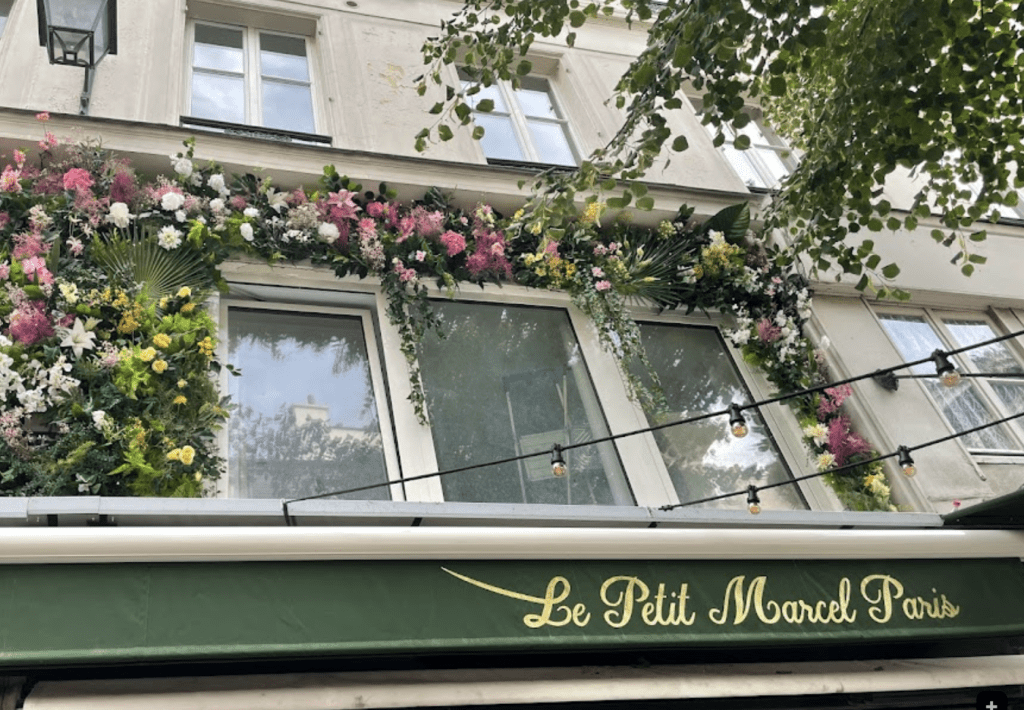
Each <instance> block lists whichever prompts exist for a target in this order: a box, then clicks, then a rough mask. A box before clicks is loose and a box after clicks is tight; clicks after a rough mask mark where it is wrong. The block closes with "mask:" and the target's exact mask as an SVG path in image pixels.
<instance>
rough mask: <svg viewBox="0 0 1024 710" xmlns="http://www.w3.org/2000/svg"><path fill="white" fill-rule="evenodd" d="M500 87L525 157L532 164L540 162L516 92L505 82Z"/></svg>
mask: <svg viewBox="0 0 1024 710" xmlns="http://www.w3.org/2000/svg"><path fill="white" fill-rule="evenodd" d="M498 87H499V90H500V91H501V92H502V94H503V96H504V98H505V104H506V105H507V106H508V110H509V116H510V117H511V119H512V130H513V131H515V132H516V137H517V138H518V139H519V145H521V146H522V148H523V153H524V157H525V158H526V160H527V161H529V162H531V163H538V162H540V157H539V156H538V155H537V151H536V150H535V149H534V147H533V141H532V140H531V139H530V129H529V127H528V126H527V125H526V117H525V116H524V115H523V109H522V107H521V106H520V105H519V99H518V98H517V97H516V95H515V91H514V90H513V89H512V86H511V84H509V83H507V82H504V81H502V82H498Z"/></svg>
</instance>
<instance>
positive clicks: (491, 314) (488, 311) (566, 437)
mask: <svg viewBox="0 0 1024 710" xmlns="http://www.w3.org/2000/svg"><path fill="white" fill-rule="evenodd" d="M435 308H436V309H437V312H438V314H439V315H440V317H441V320H442V324H443V328H444V330H445V332H446V333H447V337H446V338H445V339H444V340H439V339H438V338H437V337H436V336H431V337H428V338H427V340H426V341H425V342H424V343H423V348H422V354H421V357H420V368H421V372H422V376H423V386H424V390H425V393H426V397H427V411H428V412H429V413H430V423H431V429H432V434H433V439H434V449H435V451H436V455H437V463H438V467H439V468H440V469H441V470H444V469H450V468H457V467H461V466H468V465H471V464H475V463H483V462H486V461H494V460H498V459H503V458H511V457H514V456H518V455H520V454H524V453H531V452H534V451H550V450H551V447H552V445H553V444H556V443H557V444H570V443H577V442H581V441H587V440H589V439H596V438H599V437H602V436H607V435H608V433H609V432H608V428H607V425H606V423H605V420H604V415H603V414H602V412H601V408H600V405H599V404H598V400H597V394H596V392H595V390H594V384H593V382H592V381H591V378H590V374H589V373H588V371H587V367H586V364H585V363H584V361H583V355H582V353H581V351H580V345H579V343H578V341H577V339H576V336H575V334H574V332H573V329H572V326H571V324H570V322H569V318H568V316H567V314H566V312H565V311H564V310H562V309H554V308H551V309H549V308H535V307H529V306H513V305H491V304H470V303H435ZM565 461H566V463H567V464H568V473H567V474H566V475H565V476H563V477H555V476H554V475H553V474H552V471H551V463H550V459H549V457H547V456H538V457H536V458H532V459H527V460H525V461H518V462H513V463H508V464H503V465H499V466H488V467H485V468H481V469H477V470H471V471H467V472H464V473H460V474H457V475H451V476H445V477H443V478H442V479H441V485H442V487H443V490H444V498H445V500H460V501H480V502H483V501H489V502H503V503H556V504H563V505H632V504H633V496H632V494H631V493H630V491H629V487H628V486H627V484H626V478H625V474H624V472H623V469H622V464H621V463H620V461H619V458H618V455H617V454H616V452H615V447H614V445H613V444H611V443H604V444H597V445H592V446H586V447H582V448H578V449H572V450H570V451H567V452H565Z"/></svg>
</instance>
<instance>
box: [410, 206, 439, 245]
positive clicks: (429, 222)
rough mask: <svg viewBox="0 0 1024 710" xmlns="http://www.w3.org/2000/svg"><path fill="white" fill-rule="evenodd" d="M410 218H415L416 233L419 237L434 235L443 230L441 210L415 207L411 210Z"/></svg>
mask: <svg viewBox="0 0 1024 710" xmlns="http://www.w3.org/2000/svg"><path fill="white" fill-rule="evenodd" d="M412 218H413V219H414V220H416V233H417V234H419V235H420V236H421V237H424V238H426V237H434V236H437V235H438V234H440V233H441V232H442V231H443V230H444V213H442V212H439V211H436V210H435V211H430V210H427V209H426V208H424V207H417V208H415V209H414V210H413V211H412Z"/></svg>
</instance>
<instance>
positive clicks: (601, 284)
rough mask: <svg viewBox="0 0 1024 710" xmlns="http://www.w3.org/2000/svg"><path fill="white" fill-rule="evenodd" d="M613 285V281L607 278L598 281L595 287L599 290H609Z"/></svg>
mask: <svg viewBox="0 0 1024 710" xmlns="http://www.w3.org/2000/svg"><path fill="white" fill-rule="evenodd" d="M611 287H612V282H611V281H607V280H602V281H598V282H597V283H596V284H594V288H595V289H597V290H598V291H607V290H608V289H610V288H611Z"/></svg>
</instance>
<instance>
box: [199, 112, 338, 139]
mask: <svg viewBox="0 0 1024 710" xmlns="http://www.w3.org/2000/svg"><path fill="white" fill-rule="evenodd" d="M181 125H182V126H185V127H187V128H202V129H206V130H209V131H213V132H217V133H223V134H225V135H229V136H244V137H246V138H256V139H263V140H269V141H276V142H278V143H314V144H318V145H331V143H332V139H331V137H330V136H324V135H320V134H318V133H299V132H296V131H283V130H280V129H277V128H264V127H262V126H249V125H246V124H244V123H229V122H227V121H214V120H212V119H209V118H193V117H191V116H181Z"/></svg>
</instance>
